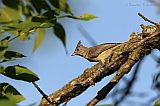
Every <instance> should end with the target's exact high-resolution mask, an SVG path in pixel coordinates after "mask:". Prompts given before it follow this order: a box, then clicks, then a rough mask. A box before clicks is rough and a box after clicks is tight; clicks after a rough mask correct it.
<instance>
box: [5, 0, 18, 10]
mask: <svg viewBox="0 0 160 106" xmlns="http://www.w3.org/2000/svg"><path fill="white" fill-rule="evenodd" d="M2 2H3V4H4V5H6V6H8V7H10V8H14V9H18V6H20V0H2Z"/></svg>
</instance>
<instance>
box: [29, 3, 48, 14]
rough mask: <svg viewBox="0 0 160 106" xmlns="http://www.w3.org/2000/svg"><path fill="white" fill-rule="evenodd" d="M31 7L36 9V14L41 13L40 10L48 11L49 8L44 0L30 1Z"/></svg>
mask: <svg viewBox="0 0 160 106" xmlns="http://www.w3.org/2000/svg"><path fill="white" fill-rule="evenodd" d="M30 2H31V3H32V5H33V7H34V8H35V9H36V11H37V12H38V13H41V11H42V9H44V10H50V9H51V8H50V7H49V5H48V4H47V2H46V0H30Z"/></svg>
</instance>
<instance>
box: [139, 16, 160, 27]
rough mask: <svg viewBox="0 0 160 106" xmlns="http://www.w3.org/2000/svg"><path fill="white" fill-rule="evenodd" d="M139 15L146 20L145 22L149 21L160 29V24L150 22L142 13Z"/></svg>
mask: <svg viewBox="0 0 160 106" xmlns="http://www.w3.org/2000/svg"><path fill="white" fill-rule="evenodd" d="M138 15H139V16H140V17H141V18H142V19H144V20H145V21H148V22H150V23H152V24H154V25H156V26H157V27H158V28H160V24H158V23H156V22H153V21H151V20H149V19H148V18H146V17H145V16H144V15H142V14H141V13H138Z"/></svg>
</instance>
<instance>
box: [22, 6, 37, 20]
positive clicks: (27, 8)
mask: <svg viewBox="0 0 160 106" xmlns="http://www.w3.org/2000/svg"><path fill="white" fill-rule="evenodd" d="M22 9H23V14H24V15H25V16H26V17H31V16H33V15H34V10H33V8H32V7H31V6H30V5H26V6H23V8H22Z"/></svg>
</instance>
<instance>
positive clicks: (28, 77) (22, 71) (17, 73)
mask: <svg viewBox="0 0 160 106" xmlns="http://www.w3.org/2000/svg"><path fill="white" fill-rule="evenodd" d="M0 73H1V74H3V75H5V76H7V77H10V78H13V79H16V80H23V81H26V82H34V81H37V80H39V78H38V76H37V75H36V74H35V73H33V72H32V71H31V70H29V69H28V68H26V67H23V66H20V65H15V66H7V67H3V66H1V67H0Z"/></svg>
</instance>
